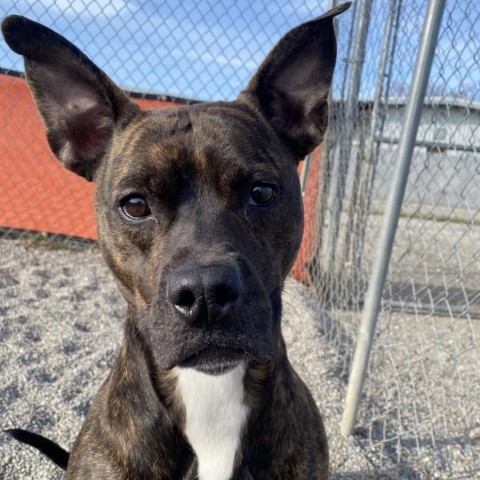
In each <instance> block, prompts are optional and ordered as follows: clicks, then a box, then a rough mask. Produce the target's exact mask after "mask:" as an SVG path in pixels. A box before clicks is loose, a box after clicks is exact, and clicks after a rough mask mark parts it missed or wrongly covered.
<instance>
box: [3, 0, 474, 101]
mask: <svg viewBox="0 0 480 480" xmlns="http://www.w3.org/2000/svg"><path fill="white" fill-rule="evenodd" d="M330 3H331V0H279V1H263V0H250V1H249V0H237V1H234V0H182V1H179V0H176V1H174V0H167V1H154V0H1V2H0V17H3V16H5V15H8V14H11V13H17V14H21V15H25V16H27V17H29V18H31V19H33V20H36V21H39V22H41V23H43V24H45V25H47V26H49V27H51V28H53V29H55V30H56V31H58V32H59V33H61V34H62V35H64V36H66V37H67V38H68V39H69V40H70V41H72V42H73V43H75V44H76V45H77V46H78V47H79V48H81V49H82V50H83V51H84V52H85V53H86V54H87V55H88V56H89V57H90V58H92V59H93V60H94V61H95V63H96V64H97V65H99V66H100V67H101V68H102V69H103V70H104V71H105V72H106V73H107V74H108V75H109V76H111V77H112V79H113V80H114V81H115V82H116V83H117V84H119V85H120V86H121V87H123V88H126V89H129V90H139V91H144V92H154V93H161V94H168V95H172V96H177V97H182V98H193V99H197V100H231V99H233V98H235V96H236V94H237V93H238V92H239V91H240V90H241V89H242V88H243V87H245V85H246V84H247V83H248V80H249V79H250V78H251V76H252V75H253V74H254V72H255V70H256V68H257V67H258V65H259V64H260V63H261V61H262V60H263V58H264V57H265V56H266V55H267V53H268V52H269V50H270V49H271V48H272V47H273V45H274V44H275V43H276V42H277V41H278V40H279V39H280V37H281V36H282V35H283V34H285V33H286V32H287V31H288V30H289V29H291V28H293V27H295V26H296V25H298V24H300V23H302V22H304V21H307V20H310V19H312V18H314V17H316V16H318V15H320V14H322V13H323V12H325V11H326V10H328V7H329V4H330ZM457 3H458V4H459V5H460V4H462V10H459V8H458V7H457V6H456V4H455V2H454V1H453V0H447V9H446V12H445V17H444V22H443V23H444V27H443V28H442V36H441V38H440V43H439V49H440V50H441V52H442V53H441V57H438V58H437V59H436V63H437V64H434V72H433V74H432V77H435V78H434V80H433V81H432V82H431V83H432V89H433V87H434V86H435V85H436V87H435V88H436V89H437V91H438V92H442V91H443V92H444V94H446V92H447V91H448V92H456V91H459V95H460V94H461V93H462V92H461V91H462V88H463V90H469V91H470V92H472V93H471V94H472V95H474V96H477V97H478V96H479V82H480V78H479V76H480V75H479V72H478V64H479V58H478V57H479V53H478V51H479V45H480V26H479V24H480V7H479V6H476V4H477V5H478V4H479V3H480V2H478V1H477V0H473V1H471V2H469V1H468V0H457ZM402 4H403V10H402V16H401V19H402V21H401V25H400V28H399V29H398V38H397V41H398V48H397V51H396V56H395V68H394V70H393V71H392V74H391V82H392V88H394V92H395V94H396V95H403V96H404V95H406V93H408V85H409V79H410V78H411V74H412V71H413V66H414V63H415V62H414V60H415V51H416V49H417V48H418V39H419V38H420V34H421V28H422V22H423V18H424V16H425V10H426V8H425V6H426V4H427V2H426V1H425V0H403V2H402ZM388 7H389V0H374V1H373V7H372V11H373V15H372V18H371V23H370V34H369V40H368V44H367V52H366V57H365V63H364V74H363V81H362V87H361V92H360V95H361V96H362V97H367V98H371V97H372V96H373V92H374V91H375V84H376V81H377V78H378V64H379V59H380V56H381V52H382V46H383V38H384V36H385V30H384V28H385V20H386V16H387V13H388ZM352 11H353V9H350V11H349V12H347V13H345V14H343V15H341V16H340V17H338V21H339V24H338V28H339V53H338V62H337V71H336V77H335V87H334V95H335V96H337V97H339V96H341V95H342V92H343V94H345V91H346V88H347V86H348V82H345V78H346V77H345V72H346V71H347V69H348V67H349V65H351V62H349V61H348V35H349V32H350V28H351V20H352ZM466 18H467V20H465V19H466ZM449 22H450V23H449ZM462 42H463V45H462ZM0 67H3V68H9V69H14V70H20V71H21V70H23V65H22V61H21V59H20V57H19V56H18V55H16V54H14V53H13V52H11V51H10V50H9V49H8V47H7V46H6V44H5V43H4V41H3V39H2V40H1V41H0ZM472 84H473V86H472ZM462 85H463V86H462ZM467 87H468V88H467ZM442 89H443V90H442Z"/></svg>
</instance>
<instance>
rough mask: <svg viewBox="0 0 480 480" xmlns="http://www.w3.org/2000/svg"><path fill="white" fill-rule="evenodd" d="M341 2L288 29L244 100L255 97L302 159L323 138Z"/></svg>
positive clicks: (343, 6) (284, 139) (280, 133)
mask: <svg viewBox="0 0 480 480" xmlns="http://www.w3.org/2000/svg"><path fill="white" fill-rule="evenodd" d="M350 5H351V3H344V4H342V5H339V6H337V7H335V8H333V9H332V10H330V11H329V12H327V13H325V14H324V15H322V16H321V17H318V18H316V19H315V20H311V21H310V22H307V23H304V24H302V25H300V26H299V27H296V28H294V29H293V30H291V31H290V32H288V33H287V34H286V35H285V36H284V37H283V38H282V39H281V40H280V41H279V42H278V43H277V45H276V46H275V47H274V48H273V50H272V51H271V52H270V53H269V55H268V56H267V58H266V59H265V60H264V62H263V63H262V65H261V66H260V68H259V69H258V71H257V73H256V74H255V76H254V77H253V78H252V80H251V81H250V83H249V85H248V86H247V88H246V90H245V91H243V92H242V93H241V94H240V96H239V100H240V101H241V100H242V97H243V96H245V95H246V96H247V97H249V98H250V100H252V99H253V100H254V101H256V102H257V103H258V104H259V106H260V109H261V111H262V113H263V114H264V116H265V117H266V119H267V120H268V121H269V122H270V124H271V125H272V127H273V128H274V130H275V131H276V132H277V134H278V135H279V136H280V138H281V139H282V141H283V142H284V143H285V144H286V145H287V147H288V148H289V149H290V151H291V152H292V153H293V155H294V156H295V157H296V158H297V159H298V160H302V159H303V158H304V157H305V156H306V155H307V154H308V153H310V152H311V151H312V150H313V149H314V148H315V147H316V146H317V145H319V144H320V143H321V142H322V139H323V135H324V133H325V130H326V128H327V123H328V103H327V100H328V94H329V91H330V84H331V82H332V76H333V69H334V67H335V60H336V56H337V44H336V39H335V30H334V25H333V18H334V17H335V16H336V15H339V14H340V13H342V12H344V11H345V10H347V9H348V8H349V7H350Z"/></svg>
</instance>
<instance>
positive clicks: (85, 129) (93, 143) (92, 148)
mask: <svg viewBox="0 0 480 480" xmlns="http://www.w3.org/2000/svg"><path fill="white" fill-rule="evenodd" d="M64 120H65V125H66V129H65V140H66V142H67V143H70V146H71V149H72V150H73V152H72V153H74V154H76V156H78V157H81V158H84V159H93V158H95V157H97V156H98V155H99V154H101V153H102V152H103V150H104V148H105V145H106V143H107V142H108V140H109V138H110V135H111V131H112V122H111V120H110V118H109V117H108V116H107V115H106V114H105V108H104V106H103V105H101V104H100V103H99V102H93V101H91V99H89V98H81V99H76V100H75V101H72V102H71V103H70V104H69V105H68V107H67V108H66V112H65V119H64Z"/></svg>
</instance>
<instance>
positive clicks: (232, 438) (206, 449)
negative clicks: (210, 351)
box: [176, 363, 248, 480]
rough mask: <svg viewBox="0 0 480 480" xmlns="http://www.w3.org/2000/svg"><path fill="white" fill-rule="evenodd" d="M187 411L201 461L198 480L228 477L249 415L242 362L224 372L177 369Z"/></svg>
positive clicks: (225, 479)
mask: <svg viewBox="0 0 480 480" xmlns="http://www.w3.org/2000/svg"><path fill="white" fill-rule="evenodd" d="M176 373H177V376H178V387H179V389H180V393H181V396H182V401H183V404H184V405H185V410H186V414H187V418H186V435H187V438H188V441H189V442H190V445H191V446H192V448H193V450H194V451H195V454H196V455H197V460H198V478H199V480H229V479H230V478H231V476H232V473H233V462H234V460H235V453H236V452H237V450H238V447H239V446H240V433H241V431H242V427H243V425H244V424H245V421H246V419H247V415H248V408H247V407H246V406H245V405H244V391H243V390H244V389H243V377H244V375H245V365H244V363H241V364H240V365H238V366H237V367H235V368H234V369H233V370H231V371H229V372H227V373H224V374H222V375H207V374H205V373H202V372H198V371H196V370H193V369H191V368H187V369H182V368H178V369H176Z"/></svg>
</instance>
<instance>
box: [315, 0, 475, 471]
mask: <svg viewBox="0 0 480 480" xmlns="http://www.w3.org/2000/svg"><path fill="white" fill-rule="evenodd" d="M426 7H427V4H426V2H420V1H409V2H403V1H401V0H392V1H391V2H380V1H377V2H373V4H372V12H374V14H372V15H370V17H369V20H370V24H369V44H367V49H366V53H365V56H364V58H353V59H351V60H350V61H351V62H352V63H354V62H363V71H362V86H361V89H360V92H361V94H362V93H363V95H364V97H362V95H360V97H359V99H358V102H357V108H356V109H355V111H354V118H352V117H349V118H342V116H341V110H342V107H343V105H342V102H345V101H346V97H345V96H343V97H342V99H341V100H340V101H339V105H338V106H337V108H336V111H337V112H340V114H339V115H338V117H337V116H335V115H333V116H332V126H331V130H330V139H329V144H328V146H329V151H328V154H329V157H330V158H331V159H333V160H331V161H330V163H331V164H333V163H334V162H335V161H337V159H338V157H339V156H341V155H342V153H343V152H345V151H347V152H348V153H349V157H348V165H349V168H348V172H347V175H346V176H345V177H344V178H343V179H341V180H342V181H343V182H344V183H345V185H346V193H345V197H344V198H343V206H342V215H341V216H340V219H339V221H338V225H335V224H334V223H335V219H334V218H332V217H331V216H330V217H329V215H328V214H327V215H326V222H325V224H324V225H323V226H324V228H325V229H326V230H329V229H332V228H337V229H338V234H337V235H336V236H334V238H333V241H332V240H331V239H330V237H329V235H328V234H323V235H322V239H327V240H326V241H325V243H324V245H323V246H322V247H323V248H322V252H323V258H324V259H325V258H328V256H329V255H330V256H331V255H332V251H334V252H335V262H334V264H333V265H332V266H331V268H329V270H328V271H327V272H321V268H320V269H318V271H317V273H316V274H315V275H313V276H314V277H315V278H319V279H322V280H321V282H322V283H320V291H322V292H323V299H324V302H326V304H327V306H328V311H329V314H330V318H329V321H328V324H327V325H326V328H327V329H328V331H329V334H330V335H331V339H332V342H334V343H335V344H336V345H337V349H338V351H339V359H340V360H341V361H342V365H343V366H344V369H343V373H344V374H345V375H346V374H347V373H348V369H349V367H350V360H351V356H352V349H353V347H354V344H355V335H356V332H357V329H358V322H359V314H360V312H361V310H362V307H363V301H364V297H365V292H366V286H367V283H368V279H369V273H370V268H371V265H372V260H373V258H374V256H375V255H376V253H377V252H376V246H377V238H378V235H379V230H380V222H381V217H382V214H383V208H384V203H385V199H386V196H387V194H388V191H389V189H390V188H391V183H392V182H391V179H392V174H393V170H394V165H395V161H396V155H397V149H398V141H399V137H400V132H401V128H402V125H403V122H404V114H405V105H406V99H407V95H408V92H409V88H410V83H411V77H412V72H413V68H414V65H415V60H416V52H417V51H418V48H419V42H420V33H421V30H422V25H423V22H424V19H425V12H426ZM479 16H480V6H479V5H478V3H474V2H454V1H449V2H447V7H446V11H445V13H444V17H443V23H442V26H441V33H440V38H439V41H438V45H437V49H436V55H435V59H434V63H433V66H432V74H431V78H430V82H429V88H428V92H427V96H426V98H425V100H424V109H423V115H422V119H421V123H420V127H419V130H418V133H417V138H416V144H415V145H416V146H415V149H414V154H413V158H412V165H411V170H410V175H409V182H408V185H407V192H406V195H405V199H404V203H403V205H402V213H401V218H400V221H399V226H398V230H397V235H396V239H395V245H394V251H393V254H392V258H391V261H390V265H389V274H388V278H387V281H386V284H385V288H384V292H383V301H382V311H381V313H380V316H379V320H378V324H377V325H378V327H377V331H376V334H375V339H374V346H373V352H372V357H371V361H370V365H369V371H368V375H367V380H366V384H365V387H364V398H363V400H362V404H361V409H360V412H359V417H358V421H357V424H358V428H357V430H356V435H357V436H358V438H359V439H361V440H360V441H361V442H362V444H363V445H365V448H367V449H369V451H370V455H371V456H370V459H371V461H372V463H374V464H375V465H377V466H378V467H379V468H381V469H382V468H386V465H390V464H391V462H394V464H396V465H398V466H403V468H404V470H402V472H403V474H402V475H403V476H402V478H404V476H406V477H409V476H411V477H414V478H417V477H419V478H476V476H478V474H479V472H480V464H479V463H478V458H479V453H480V447H479V441H478V439H479V433H480V421H479V419H480V415H479V414H480V408H479V402H478V398H479V394H480V363H479V354H480V346H479V340H478V338H479V334H480V323H479V318H480V317H479V316H478V314H479V313H480V312H479V308H478V302H479V293H478V288H477V285H478V276H479V273H480V272H479V269H478V267H479V263H478V260H477V259H478V257H479V253H480V251H479V248H480V247H479V242H478V240H479V234H480V231H479V228H478V227H479V225H478V207H479V205H478V203H479V200H480V197H479V196H478V182H479V181H480V177H479V172H480V170H479V161H480V145H479V140H480V110H479V107H480V103H479V102H478V99H479V98H480V90H479V87H480V85H479V82H478V78H479V77H478V68H477V67H475V65H478V54H479V45H478V33H479V27H478V25H479V23H478V20H479ZM353 21H354V22H356V20H355V19H354V20H353ZM389 25H391V31H390V32H389V30H388V28H389ZM341 34H342V33H340V35H341ZM382 40H383V43H382ZM368 45H371V47H372V48H368ZM382 56H384V57H385V58H386V59H387V61H386V63H385V69H384V70H383V69H382V62H381V59H382ZM379 59H380V60H379ZM475 68H477V72H476V76H475V73H474V69H475ZM379 82H381V83H379ZM348 122H354V123H355V130H354V135H353V141H350V138H348V137H347V138H346V137H345V132H346V131H347V130H346V127H345V124H346V123H348ZM346 142H347V143H348V144H349V145H347V148H346V146H345V143H346ZM348 148H349V149H350V150H348ZM332 175H335V172H333V173H332ZM328 200H329V202H330V203H329V204H330V205H331V204H332V202H333V199H332V198H331V197H330V198H329V199H328ZM336 201H338V199H336ZM326 210H327V212H328V211H329V208H327V209H326ZM332 223H333V225H332ZM318 263H319V265H322V264H323V265H328V263H325V261H323V262H322V260H320V261H319V262H318Z"/></svg>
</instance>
